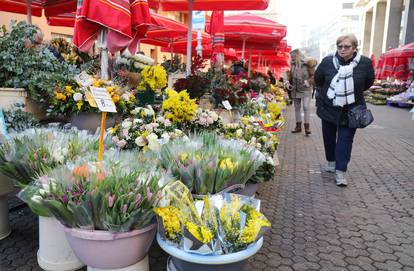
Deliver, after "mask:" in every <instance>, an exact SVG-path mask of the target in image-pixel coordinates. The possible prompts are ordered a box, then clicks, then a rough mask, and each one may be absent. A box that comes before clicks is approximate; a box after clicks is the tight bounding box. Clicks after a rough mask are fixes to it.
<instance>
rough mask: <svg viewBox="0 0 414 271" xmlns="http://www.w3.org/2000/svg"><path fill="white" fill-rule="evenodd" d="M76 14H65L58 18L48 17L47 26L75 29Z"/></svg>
mask: <svg viewBox="0 0 414 271" xmlns="http://www.w3.org/2000/svg"><path fill="white" fill-rule="evenodd" d="M75 18H76V14H75V12H71V13H64V14H60V15H57V16H51V17H46V20H47V24H48V25H51V26H66V27H74V26H75Z"/></svg>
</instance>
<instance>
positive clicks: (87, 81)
mask: <svg viewBox="0 0 414 271" xmlns="http://www.w3.org/2000/svg"><path fill="white" fill-rule="evenodd" d="M75 80H76V82H77V83H78V84H79V85H81V86H83V87H89V86H90V85H92V84H93V78H92V76H90V75H89V74H87V73H86V72H85V71H83V72H81V73H80V74H78V75H76V76H75Z"/></svg>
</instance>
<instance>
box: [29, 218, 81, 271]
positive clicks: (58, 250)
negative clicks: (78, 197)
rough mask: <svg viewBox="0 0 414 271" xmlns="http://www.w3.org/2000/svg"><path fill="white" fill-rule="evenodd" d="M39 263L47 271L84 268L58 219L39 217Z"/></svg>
mask: <svg viewBox="0 0 414 271" xmlns="http://www.w3.org/2000/svg"><path fill="white" fill-rule="evenodd" d="M37 262H38V264H39V266H40V267H41V268H43V269H44V270H47V271H70V270H77V269H79V268H81V267H82V266H84V264H83V263H81V262H80V261H79V259H78V258H77V257H76V255H75V254H74V253H73V250H72V248H71V247H70V246H69V243H68V241H67V240H66V236H65V233H64V232H63V229H62V226H61V225H60V223H59V222H58V221H57V219H56V218H52V217H43V216H39V251H38V252H37Z"/></svg>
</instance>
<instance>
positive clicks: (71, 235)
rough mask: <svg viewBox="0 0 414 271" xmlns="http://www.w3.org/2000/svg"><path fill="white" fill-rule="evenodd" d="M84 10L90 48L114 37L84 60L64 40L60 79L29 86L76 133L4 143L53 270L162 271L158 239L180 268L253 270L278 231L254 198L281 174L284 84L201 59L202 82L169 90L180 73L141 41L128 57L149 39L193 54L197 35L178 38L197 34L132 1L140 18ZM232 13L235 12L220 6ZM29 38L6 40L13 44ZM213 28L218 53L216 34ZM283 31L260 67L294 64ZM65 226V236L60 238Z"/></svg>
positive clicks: (195, 65) (32, 133)
mask: <svg viewBox="0 0 414 271" xmlns="http://www.w3.org/2000/svg"><path fill="white" fill-rule="evenodd" d="M130 2H131V1H130ZM150 2H151V1H150ZM167 2H168V1H159V5H160V7H161V8H165V9H170V8H173V7H172V6H169V5H168V4H167ZM190 2H191V1H190ZM207 2H208V1H206V3H207ZM212 2H214V1H212ZM230 2H232V4H234V1H230ZM239 2H240V3H241V4H246V5H245V6H242V5H241V6H239V7H238V9H243V8H247V7H249V8H251V7H254V6H252V4H254V3H255V5H256V4H257V5H259V6H260V5H267V1H249V3H247V1H239ZM177 3H178V2H177ZM208 3H210V2H208ZM226 3H229V2H226ZM79 4H80V6H79V9H78V14H77V16H78V18H79V20H77V21H76V25H75V44H76V45H77V46H78V47H79V48H82V49H85V48H88V47H89V46H91V44H92V41H93V40H94V39H96V33H97V32H99V31H101V35H100V36H99V44H100V47H101V49H102V50H101V56H100V58H94V59H91V61H89V62H86V63H85V64H83V65H71V64H69V63H70V62H72V63H76V62H77V61H76V59H77V56H75V55H73V54H72V48H71V44H67V43H65V42H64V41H62V40H55V41H54V42H53V45H54V46H55V48H58V49H59V51H60V52H61V55H62V57H63V61H62V62H60V63H61V64H56V65H57V67H58V68H55V70H54V71H55V72H56V73H57V72H61V75H60V77H59V76H58V75H56V80H49V82H47V83H45V82H44V81H46V79H45V78H43V77H39V82H36V85H33V87H31V86H32V85H30V84H28V85H27V86H29V89H30V90H31V92H32V93H31V96H32V97H43V100H42V103H43V104H44V105H45V108H46V109H47V113H48V114H49V115H52V116H59V117H62V118H65V119H66V120H67V121H68V125H67V126H69V127H64V128H63V129H57V128H54V129H52V128H36V129H31V130H26V131H24V132H20V133H15V134H12V136H11V139H10V140H8V141H6V142H5V143H4V144H2V145H1V146H0V172H1V173H2V174H4V175H7V176H8V178H10V179H11V180H12V181H13V182H14V184H15V185H16V186H18V187H19V189H20V190H21V191H20V192H19V197H20V198H21V199H22V200H23V201H24V202H26V203H27V205H28V206H29V207H30V208H31V210H32V211H33V212H34V213H35V214H37V215H39V225H40V227H39V253H38V263H39V265H40V266H41V267H42V268H44V269H46V270H54V271H59V270H61V271H63V270H72V269H75V268H78V267H81V266H83V265H86V266H87V267H88V270H105V269H110V270H133V271H138V270H142V271H144V270H149V263H148V257H147V254H148V251H149V247H150V245H151V243H152V242H153V240H154V238H155V236H156V239H157V242H158V243H159V245H160V246H161V248H162V249H163V250H164V251H165V252H167V253H168V254H170V256H171V257H170V259H169V260H168V263H166V265H167V268H168V270H180V271H189V270H211V268H214V269H215V270H236V269H237V270H243V268H244V265H245V262H246V260H247V259H248V258H249V257H251V256H253V255H254V254H255V253H256V252H257V251H258V250H259V249H260V248H261V246H262V244H263V238H265V237H264V233H265V231H266V230H268V229H269V228H270V227H271V225H270V222H269V221H268V220H267V219H266V217H265V216H264V215H263V214H262V213H260V199H258V198H255V197H256V194H255V192H256V189H257V186H258V184H260V183H263V182H268V181H272V180H273V179H274V174H275V167H276V166H277V164H278V162H277V160H278V159H277V148H278V144H279V137H278V134H279V133H280V131H281V130H282V129H283V128H284V125H285V120H284V113H285V108H286V104H285V94H284V91H283V89H282V88H280V87H278V82H277V81H276V82H275V81H274V80H272V78H271V77H269V76H268V75H266V74H262V73H260V72H256V71H255V70H253V69H252V71H251V74H250V76H248V75H247V74H245V73H235V72H234V70H233V67H232V68H218V67H208V66H207V61H206V59H205V58H202V57H201V56H196V57H194V58H192V61H191V65H188V66H187V67H189V66H191V69H190V71H191V75H190V76H188V77H187V78H183V79H180V80H178V81H177V82H176V83H175V84H173V87H172V88H167V76H168V74H167V71H166V69H165V68H164V66H162V65H157V64H155V60H154V59H151V58H150V57H148V56H144V55H141V54H137V53H135V50H134V49H131V50H124V51H123V52H120V53H116V54H115V52H116V51H119V50H120V49H125V48H128V47H129V48H131V47H135V49H136V44H137V42H138V40H139V39H142V38H143V37H144V36H145V39H146V40H147V41H148V42H154V41H155V42H160V43H161V44H163V45H165V44H166V43H169V44H168V46H169V49H171V48H172V49H174V50H175V49H177V51H183V50H182V49H184V48H185V46H188V47H190V48H193V47H195V46H196V44H195V42H192V41H191V40H190V41H186V40H182V39H181V40H177V41H176V40H174V42H173V43H172V42H171V39H174V38H175V37H177V38H179V37H182V35H183V33H184V32H183V31H186V30H189V31H191V30H190V29H186V28H185V27H183V26H180V27H181V28H180V27H177V28H176V29H175V30H174V29H173V28H172V26H174V25H175V23H173V22H172V21H171V20H169V19H166V18H163V17H162V16H160V15H157V14H153V15H152V17H150V13H149V12H148V14H147V15H148V18H143V16H141V15H143V14H144V15H145V14H146V13H145V12H146V9H145V8H143V7H140V9H138V8H137V7H136V5H132V4H131V3H129V4H127V3H126V2H125V3H124V4H125V6H123V7H124V8H125V9H126V10H129V14H130V15H131V20H129V19H126V18H124V19H125V20H126V21H125V22H123V23H122V22H115V21H113V20H112V19H111V18H109V17H110V16H107V17H105V18H104V17H103V16H102V14H100V15H97V14H90V13H88V9H87V7H88V5H92V4H93V3H92V4H91V1H88V0H85V1H83V2H82V1H81V2H79ZM199 4H200V2H194V7H196V6H197V5H199ZM92 6H93V5H92ZM179 7H180V8H181V6H177V7H175V8H179ZM207 7H208V8H210V7H211V6H209V5H207V6H205V7H200V8H201V9H206V8H207ZM219 7H220V8H221V9H226V7H225V6H220V5H217V6H214V8H212V9H214V10H215V9H218V8H219ZM232 7H233V6H232ZM255 7H258V6H255ZM186 8H187V6H185V9H186ZM89 11H90V10H89ZM106 12H108V13H110V10H106ZM138 14H140V16H138ZM137 16H138V17H140V19H137V18H135V17H137ZM157 18H158V22H156V21H157V20H156V19H157ZM160 21H162V22H160ZM169 27H170V28H169ZM281 27H282V28H283V29H284V27H283V26H281ZM179 28H180V29H179ZM24 29H29V30H31V31H32V33H33V31H34V30H33V29H32V28H31V26H26V25H23V24H21V25H18V26H17V28H16V29H15V30H16V31H18V32H20V33H21V32H24ZM272 29H273V28H272ZM283 29H282V30H283ZM102 30H104V31H102ZM273 30H274V29H273ZM273 30H272V31H273ZM282 30H281V31H282ZM13 31H14V30H13ZM174 31H175V32H174ZM283 31H285V29H284V30H283ZM16 33H17V32H16ZM16 33H13V34H11V33H10V34H9V33H8V34H7V35H6V37H7V38H8V42H12V41H11V38H12V37H14V36H13V35H17V36H18V35H20V34H16ZM145 33H146V34H147V35H145ZM284 34H285V32H284ZM284 34H283V35H284ZM8 35H10V36H8ZM204 35H205V37H203V40H204V46H205V48H206V49H207V50H206V54H205V55H204V57H206V55H207V56H208V55H211V44H210V43H211V39H210V38H209V36H208V34H204ZM283 35H282V36H283ZM0 38H1V42H0V45H2V42H3V40H5V39H3V37H0ZM28 38H30V37H29V36H21V38H19V39H16V41H15V42H16V44H17V43H19V44H23V43H24V42H25V40H26V39H28ZM281 38H282V37H281V35H278V37H277V38H275V39H273V38H272V42H269V43H266V41H267V40H266V41H264V42H262V43H260V42H258V43H257V45H260V46H259V47H258V49H259V50H260V53H258V54H256V55H255V56H254V57H253V59H254V60H255V61H256V62H257V63H260V67H264V66H266V64H267V63H266V61H264V60H263V56H266V57H268V58H269V59H268V60H269V62H268V63H269V65H270V63H272V62H271V61H273V62H277V61H279V60H281V57H280V56H281V55H280V54H283V52H281V51H278V50H276V47H274V48H272V46H273V45H275V46H279V45H280V40H281ZM145 39H144V40H145ZM233 39H238V38H237V37H236V36H234V37H233ZM229 41H231V39H230V40H229ZM269 46H270V47H269ZM266 49H267V50H270V51H271V52H268V54H267V53H266ZM106 50H109V52H111V53H114V54H113V56H109V54H108V52H107V51H106ZM227 51H229V52H230V51H231V52H232V57H233V58H234V57H237V54H236V51H234V50H227ZM36 52H37V51H36ZM262 52H263V54H262ZM23 53H27V54H29V52H28V51H27V52H26V51H24V52H23ZM30 53H33V51H31V52H30ZM224 53H225V51H224ZM256 53H257V52H256ZM50 57H51V59H52V56H50ZM272 58H273V59H272ZM108 60H111V61H109V63H108V64H109V65H100V64H99V62H100V63H101V64H106V63H105V62H106V61H108ZM51 63H53V64H54V63H55V62H53V61H52V62H51ZM188 64H190V63H188ZM258 66H259V65H258ZM107 67H110V70H109V71H108V70H107ZM258 68H259V67H258ZM18 76H19V74H17V75H16V77H18ZM273 79H274V78H273ZM12 81H13V79H10V82H12ZM44 93H46V94H47V95H43V94H44ZM97 93H100V94H102V96H98V95H97ZM102 97H104V98H102ZM109 107H110V108H111V110H109V109H108V108H109ZM107 112H108V113H107ZM110 112H113V113H110ZM101 114H102V115H101ZM106 114H108V117H106ZM101 116H102V117H101ZM93 118H94V121H93V124H92V125H86V124H87V121H86V120H90V119H93ZM70 126H71V127H72V128H70ZM74 127H76V128H77V129H75V128H74ZM96 131H99V135H100V138H98V133H96ZM52 231H53V232H54V235H56V236H58V237H56V238H50V236H48V234H47V233H48V232H52ZM57 248H59V249H57Z"/></svg>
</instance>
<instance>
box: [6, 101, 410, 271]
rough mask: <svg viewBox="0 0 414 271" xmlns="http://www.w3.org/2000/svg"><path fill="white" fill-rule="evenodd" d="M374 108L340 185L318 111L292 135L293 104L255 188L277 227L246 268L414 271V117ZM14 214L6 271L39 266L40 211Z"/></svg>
mask: <svg viewBox="0 0 414 271" xmlns="http://www.w3.org/2000/svg"><path fill="white" fill-rule="evenodd" d="M372 110H373V113H374V116H375V117H377V116H378V117H377V118H376V121H375V122H374V124H373V125H371V126H370V127H368V128H366V129H363V130H358V132H357V135H356V138H355V141H354V150H353V158H352V161H351V163H350V165H349V170H348V173H347V179H348V183H349V185H348V187H346V188H340V187H337V186H336V185H335V184H334V177H333V175H332V174H329V173H323V172H321V165H322V164H323V163H324V160H325V159H324V153H323V145H322V137H321V132H320V120H319V119H318V118H317V117H316V116H315V115H312V118H311V128H312V136H311V137H305V136H304V135H303V134H291V133H290V132H289V131H290V130H291V129H292V128H293V126H294V125H295V124H294V117H293V115H294V114H293V110H292V108H291V107H290V108H289V109H288V115H287V119H288V127H287V129H286V131H284V132H283V133H282V134H281V144H280V148H279V151H278V152H279V157H280V162H281V165H280V167H279V168H278V170H277V172H276V177H275V180H274V181H273V182H270V183H267V184H264V185H262V186H261V187H260V188H259V191H258V194H257V197H258V198H260V199H262V210H263V212H264V213H265V215H266V216H267V217H268V218H269V219H270V220H271V222H272V229H271V230H270V232H268V234H267V235H266V237H265V242H264V245H263V248H262V249H261V250H260V252H259V253H258V254H256V255H255V256H254V257H252V258H251V259H249V262H248V265H247V267H246V270H249V271H250V270H255V271H256V270H264V271H270V270H272V271H273V270H280V271H282V270H283V271H285V270H286V271H287V270H295V271H300V270H327V271H328V270H329V271H335V270H338V271H339V270H344V271H345V270H350V271H359V270H366V271H369V270H386V271H389V270H403V271H414V121H411V120H410V119H409V114H408V111H406V110H402V109H395V108H389V107H376V106H374V107H372ZM13 203H14V205H18V204H16V200H15V199H14V200H13ZM10 219H11V223H12V227H13V233H12V235H11V236H10V237H8V238H7V239H5V240H2V241H0V270H1V271H6V270H41V269H40V268H39V267H38V266H37V262H36V251H37V246H38V244H37V242H38V241H37V238H38V232H37V231H38V228H37V227H38V226H37V218H36V217H35V216H34V215H32V214H31V212H30V210H28V208H27V207H26V208H21V209H19V208H13V212H12V213H11V216H10ZM166 259H167V257H166V255H165V253H163V252H162V251H161V249H160V248H159V247H158V246H157V245H156V244H155V245H154V246H153V247H152V249H151V251H150V264H151V270H152V271H163V270H165V263H166Z"/></svg>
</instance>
